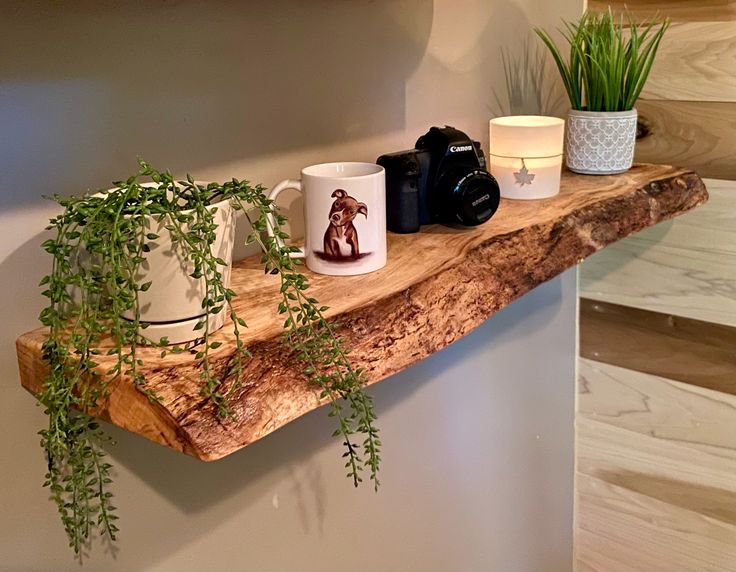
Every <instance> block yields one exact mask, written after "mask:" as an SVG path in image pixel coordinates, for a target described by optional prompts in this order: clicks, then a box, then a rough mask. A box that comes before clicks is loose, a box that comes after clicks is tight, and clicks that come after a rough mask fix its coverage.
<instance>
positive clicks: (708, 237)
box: [580, 179, 736, 326]
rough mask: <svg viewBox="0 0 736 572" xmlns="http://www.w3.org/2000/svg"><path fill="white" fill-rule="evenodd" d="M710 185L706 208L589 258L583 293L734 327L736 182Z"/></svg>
mask: <svg viewBox="0 0 736 572" xmlns="http://www.w3.org/2000/svg"><path fill="white" fill-rule="evenodd" d="M705 182H706V185H707V186H708V191H709V193H710V201H709V202H708V204H707V205H705V206H704V207H703V208H701V209H697V210H695V211H693V212H691V213H688V214H686V215H684V216H683V217H680V218H678V219H677V220H676V221H672V222H671V223H664V224H662V225H659V226H657V227H656V228H651V229H646V230H644V231H642V232H640V233H638V234H636V235H634V236H631V237H629V238H628V239H626V240H625V241H621V242H619V243H617V244H614V245H611V246H610V247H609V248H607V249H606V252H605V253H601V254H595V255H593V256H591V257H590V258H589V259H587V260H586V261H585V263H584V264H582V265H581V267H580V287H581V296H583V297H585V298H590V299H593V300H599V301H603V302H612V303H615V304H621V305H625V306H631V307H634V308H643V309H649V310H654V311H657V312H662V313H667V314H673V315H678V316H685V317H689V318H693V319H697V320H706V321H710V322H714V323H716V324H725V325H730V326H736V182H732V181H715V180H709V179H708V180H706V181H705Z"/></svg>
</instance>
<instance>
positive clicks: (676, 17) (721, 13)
mask: <svg viewBox="0 0 736 572" xmlns="http://www.w3.org/2000/svg"><path fill="white" fill-rule="evenodd" d="M609 6H611V7H612V8H613V10H614V11H615V12H617V13H622V12H625V11H626V12H628V13H630V14H631V15H632V16H633V17H634V18H635V19H636V20H638V21H640V22H643V21H647V20H650V19H652V18H658V19H662V18H664V17H669V18H671V19H672V20H673V21H674V22H729V21H733V20H736V1H735V0H588V8H590V9H591V10H597V11H603V10H607V9H608V7H609Z"/></svg>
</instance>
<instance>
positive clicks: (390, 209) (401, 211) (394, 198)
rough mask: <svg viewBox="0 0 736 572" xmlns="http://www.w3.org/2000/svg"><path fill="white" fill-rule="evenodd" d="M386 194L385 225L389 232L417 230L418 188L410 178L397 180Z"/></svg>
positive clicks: (418, 225)
mask: <svg viewBox="0 0 736 572" xmlns="http://www.w3.org/2000/svg"><path fill="white" fill-rule="evenodd" d="M396 183H397V184H395V185H394V186H393V188H392V192H389V193H387V196H386V219H387V220H386V223H387V224H386V226H387V228H388V230H390V231H391V232H397V233H400V234H409V233H412V232H419V227H420V224H421V221H420V220H419V189H418V188H417V182H416V181H415V180H414V179H412V180H406V179H405V180H401V181H397V182H396Z"/></svg>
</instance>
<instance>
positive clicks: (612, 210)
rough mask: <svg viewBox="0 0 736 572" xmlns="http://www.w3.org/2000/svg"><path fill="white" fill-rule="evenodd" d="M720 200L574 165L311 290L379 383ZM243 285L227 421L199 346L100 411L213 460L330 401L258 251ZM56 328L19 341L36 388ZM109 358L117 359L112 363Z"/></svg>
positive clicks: (690, 185) (679, 179) (221, 358)
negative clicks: (628, 239) (380, 261)
mask: <svg viewBox="0 0 736 572" xmlns="http://www.w3.org/2000/svg"><path fill="white" fill-rule="evenodd" d="M707 198H708V195H707V192H706V190H705V186H704V185H703V182H702V181H701V180H700V177H698V176H697V175H696V174H695V173H693V172H692V171H689V170H686V169H679V168H675V167H669V166H665V165H636V166H635V167H634V168H633V169H632V170H631V171H629V172H628V173H625V174H623V175H616V176H604V177H591V176H582V175H575V174H572V173H565V174H564V175H563V179H562V191H561V193H560V194H559V195H558V196H556V197H553V198H551V199H546V200H542V201H509V200H502V203H501V207H500V208H499V211H498V213H497V214H496V216H494V217H493V218H492V219H491V220H490V221H489V222H488V223H486V224H484V225H482V226H480V227H476V228H473V229H451V228H447V227H442V226H429V227H426V228H423V230H422V232H420V233H418V234H412V235H393V234H390V235H389V241H388V244H389V253H388V259H389V262H388V264H387V266H386V267H385V268H383V269H382V270H380V271H378V272H374V273H372V274H367V275H364V276H353V277H339V278H338V277H328V276H321V275H316V274H312V273H310V272H308V271H305V273H306V274H307V275H308V277H309V279H310V281H311V283H312V288H311V289H310V293H311V295H312V296H314V297H315V298H317V299H318V300H319V301H320V303H322V304H324V305H327V306H329V307H330V310H329V311H328V316H329V317H330V319H332V320H338V321H339V322H340V324H342V329H341V334H342V335H343V336H344V337H345V338H346V340H347V344H348V345H349V346H350V347H352V348H353V354H352V360H353V362H354V364H355V365H356V366H358V367H363V368H364V369H365V371H366V373H367V375H368V378H369V380H370V383H375V382H378V381H380V380H382V379H385V378H386V377H388V376H390V375H392V374H394V373H396V372H398V371H401V370H402V369H404V368H407V367H409V366H411V365H412V364H414V363H416V362H418V361H420V360H421V359H423V358H425V357H427V356H429V355H430V354H432V353H434V352H437V351H439V350H441V349H442V348H444V347H446V346H448V345H450V344H451V343H453V342H455V341H457V340H458V339H460V338H461V337H463V336H464V335H465V334H467V333H469V332H470V331H472V330H474V329H475V328H477V327H478V326H479V325H480V324H481V323H483V322H484V321H485V320H487V319H488V318H489V317H491V316H492V315H493V314H495V313H496V312H498V311H499V310H501V309H503V308H504V307H505V306H507V305H509V304H510V303H511V302H513V301H514V300H516V299H518V298H519V297H521V296H523V295H524V294H525V293H527V292H529V291H530V290H532V289H533V288H535V287H536V286H538V285H539V284H541V283H543V282H545V281H547V280H549V279H551V278H553V277H555V276H557V275H558V274H560V273H562V272H563V271H564V270H566V269H568V268H570V267H572V266H574V265H575V264H577V263H579V262H581V261H582V260H583V259H584V258H586V257H587V256H589V255H590V254H592V253H594V252H596V251H597V250H600V249H601V248H603V247H605V246H606V245H608V244H611V243H612V242H615V241H617V240H619V239H621V238H624V237H625V236H627V235H629V234H631V233H632V232H636V231H638V230H641V229H642V228H645V227H648V226H652V225H654V224H657V223H658V222H660V221H662V220H665V219H669V218H672V217H675V216H677V215H679V214H682V213H684V212H686V211H688V210H690V209H692V208H694V207H696V206H697V205H699V204H702V203H704V202H705V201H706V200H707ZM232 281H233V284H232V288H233V289H234V290H235V291H236V292H237V294H238V297H237V301H236V309H237V311H238V313H239V315H241V316H243V317H244V318H245V319H246V321H247V322H248V330H247V331H246V332H245V334H244V341H245V344H246V346H247V347H248V349H249V350H250V352H251V354H252V358H250V359H249V360H248V361H247V365H246V368H245V371H244V373H243V377H242V385H241V387H240V388H239V390H238V391H237V392H236V393H235V395H234V397H233V399H232V403H231V406H232V409H233V410H234V412H235V417H234V419H230V420H225V421H222V420H219V419H218V418H217V417H216V415H215V414H214V410H213V408H212V406H211V404H210V403H209V402H208V401H207V400H206V399H204V398H203V397H202V396H201V395H200V390H199V382H198V378H199V370H198V368H197V367H196V366H195V364H194V362H193V360H192V357H191V356H189V355H184V354H182V355H170V356H167V357H166V358H164V359H161V358H160V357H159V356H158V352H156V351H154V350H146V351H144V352H143V354H144V355H143V356H142V357H143V359H144V361H145V364H146V365H145V366H144V370H145V373H146V378H147V381H148V385H149V387H150V388H151V389H153V391H154V392H155V393H156V394H157V395H158V396H159V397H160V399H161V402H160V404H152V403H150V402H149V401H148V399H147V398H146V397H145V396H144V395H143V394H141V393H140V392H139V391H138V390H137V389H136V388H135V387H134V386H133V384H132V383H130V382H129V381H128V380H127V379H117V380H115V381H114V382H113V385H112V392H111V394H110V398H109V401H108V403H107V404H106V405H105V406H104V407H103V408H102V410H101V411H99V412H96V413H97V414H98V415H99V417H101V418H103V419H106V420H108V421H110V422H112V423H114V424H116V425H119V426H121V427H124V428H125V429H128V430H130V431H132V432H134V433H138V434H140V435H143V436H145V437H147V438H148V439H151V440H152V441H155V442H157V443H160V444H162V445H166V446H168V447H171V448H173V449H176V450H179V451H182V452H184V453H187V454H189V455H192V456H194V457H197V458H199V459H202V460H208V461H209V460H215V459H219V458H221V457H224V456H225V455H228V454H230V453H232V452H234V451H236V450H238V449H240V448H242V447H245V446H246V445H248V444H250V443H252V442H254V441H256V440H258V439H260V438H261V437H263V436H265V435H267V434H269V433H271V432H272V431H275V430H276V429H278V428H279V427H281V426H283V425H285V424H286V423H288V422H289V421H292V420H294V419H296V418H297V417H299V416H301V415H304V414H305V413H307V412H309V411H311V410H313V409H315V408H317V407H320V406H321V405H323V404H324V403H323V402H320V400H319V398H318V396H317V392H316V391H315V390H314V388H312V387H310V386H309V385H308V384H307V382H306V379H305V378H304V376H303V374H302V373H301V365H300V364H299V363H298V362H297V361H296V360H295V359H294V358H293V357H292V356H291V355H290V354H289V352H288V351H287V350H286V349H285V348H284V346H283V345H282V342H281V338H280V332H281V329H280V325H281V323H282V322H283V319H282V318H281V317H280V316H279V315H278V314H277V311H276V307H277V304H278V301H279V299H280V296H279V294H278V281H279V278H278V276H272V275H266V274H264V273H263V270H262V269H261V268H260V266H259V262H258V257H254V258H250V259H246V260H243V261H241V262H238V263H236V264H235V265H234V268H233V278H232ZM44 334H45V331H44V330H43V329H38V330H34V331H32V332H29V333H26V334H24V335H22V336H21V337H20V338H19V339H18V341H17V350H18V362H19V367H20V376H21V382H22V384H23V386H24V387H25V388H26V389H28V390H29V391H31V392H32V393H37V392H38V391H39V389H40V388H41V387H42V384H43V382H44V379H45V375H46V366H45V364H44V362H43V360H42V358H41V344H42V343H43V339H44ZM214 337H215V338H216V339H217V340H218V341H221V342H222V346H221V347H220V348H219V349H217V350H216V351H214V352H213V357H214V362H215V367H216V368H225V367H226V364H227V363H228V360H229V359H230V357H231V356H232V354H233V352H234V347H235V345H234V340H233V338H232V335H231V334H229V328H228V326H227V325H226V326H225V328H223V329H222V330H221V331H220V332H218V333H217V334H215V336H214ZM101 368H103V369H107V367H106V365H105V362H104V360H103V363H102V364H101Z"/></svg>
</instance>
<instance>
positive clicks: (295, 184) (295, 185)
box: [266, 179, 304, 258]
mask: <svg viewBox="0 0 736 572" xmlns="http://www.w3.org/2000/svg"><path fill="white" fill-rule="evenodd" d="M286 189H294V190H296V191H299V192H300V193H303V192H304V191H302V182H301V181H297V180H293V179H286V180H284V181H281V182H280V183H279V184H278V185H276V186H275V187H274V188H273V189H271V192H270V193H268V200H270V201H276V197H277V196H279V194H280V193H281V191H284V190H286ZM273 209H274V205H271V211H270V212H269V213H268V214H267V215H266V220H267V222H268V225H267V227H266V232H268V236H270V237H272V238H275V239H276V244H278V245H279V246H284V241H283V240H281V238H279V237H278V236H276V235H275V234H274V229H275V228H276V219H275V218H274V216H273ZM289 258H304V249H303V248H300V249H299V250H298V251H297V252H290V253H289Z"/></svg>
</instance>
